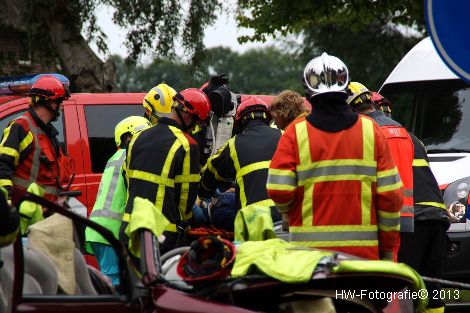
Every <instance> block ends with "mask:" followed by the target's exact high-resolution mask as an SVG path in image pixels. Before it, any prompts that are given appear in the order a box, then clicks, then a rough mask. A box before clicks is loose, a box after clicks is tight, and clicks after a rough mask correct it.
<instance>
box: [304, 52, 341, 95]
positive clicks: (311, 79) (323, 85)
mask: <svg viewBox="0 0 470 313" xmlns="http://www.w3.org/2000/svg"><path fill="white" fill-rule="evenodd" d="M303 79H304V85H305V87H306V88H307V92H308V93H310V94H311V95H312V97H315V96H317V95H320V94H326V93H339V94H341V95H343V96H344V97H345V98H347V91H346V90H347V87H348V84H349V71H348V68H347V67H346V65H345V64H344V63H343V61H341V60H340V59H338V58H337V57H335V56H332V55H328V54H327V53H326V52H323V54H322V55H321V56H318V57H316V58H313V59H312V60H310V62H308V64H307V65H306V66H305V69H304V77H303Z"/></svg>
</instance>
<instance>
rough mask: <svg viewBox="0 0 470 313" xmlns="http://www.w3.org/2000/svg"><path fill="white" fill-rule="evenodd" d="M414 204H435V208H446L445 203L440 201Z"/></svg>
mask: <svg viewBox="0 0 470 313" xmlns="http://www.w3.org/2000/svg"><path fill="white" fill-rule="evenodd" d="M416 204H420V205H429V206H435V207H436V208H439V209H443V210H447V208H446V205H445V204H444V203H441V202H416Z"/></svg>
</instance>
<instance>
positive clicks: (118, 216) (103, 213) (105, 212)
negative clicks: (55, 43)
mask: <svg viewBox="0 0 470 313" xmlns="http://www.w3.org/2000/svg"><path fill="white" fill-rule="evenodd" d="M122 216H123V214H122V213H118V212H114V211H112V210H109V209H107V208H104V209H100V210H93V211H92V212H91V214H90V217H106V218H110V219H113V220H116V221H121V220H122Z"/></svg>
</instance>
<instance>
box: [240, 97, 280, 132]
mask: <svg viewBox="0 0 470 313" xmlns="http://www.w3.org/2000/svg"><path fill="white" fill-rule="evenodd" d="M250 120H261V121H263V122H264V123H265V124H266V125H267V124H269V121H271V113H270V112H269V107H268V105H267V104H266V102H264V101H263V100H261V99H260V98H257V97H253V96H249V97H248V98H246V99H245V100H243V101H242V102H241V103H240V105H239V106H238V108H237V113H236V115H235V123H236V125H237V128H238V130H239V131H243V129H244V128H245V126H246V125H247V123H248V122H249V121H250Z"/></svg>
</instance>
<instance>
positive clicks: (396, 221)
mask: <svg viewBox="0 0 470 313" xmlns="http://www.w3.org/2000/svg"><path fill="white" fill-rule="evenodd" d="M377 224H379V225H380V226H387V227H397V226H398V225H400V217H396V218H390V217H385V216H381V215H379V216H378V217H377Z"/></svg>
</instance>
